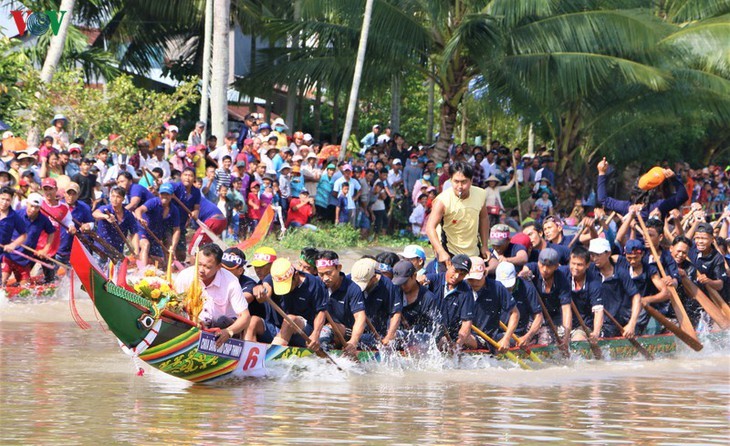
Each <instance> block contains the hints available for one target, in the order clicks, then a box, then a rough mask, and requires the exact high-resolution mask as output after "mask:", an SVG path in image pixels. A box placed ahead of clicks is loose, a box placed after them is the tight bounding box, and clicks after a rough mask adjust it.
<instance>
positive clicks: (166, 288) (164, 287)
mask: <svg viewBox="0 0 730 446" xmlns="http://www.w3.org/2000/svg"><path fill="white" fill-rule="evenodd" d="M160 291H162V292H163V293H167V292H168V291H170V285H168V284H167V283H163V284H162V285H160Z"/></svg>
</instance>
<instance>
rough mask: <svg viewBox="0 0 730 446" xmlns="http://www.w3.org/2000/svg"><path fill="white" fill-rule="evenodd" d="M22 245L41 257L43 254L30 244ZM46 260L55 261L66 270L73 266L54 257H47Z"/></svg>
mask: <svg viewBox="0 0 730 446" xmlns="http://www.w3.org/2000/svg"><path fill="white" fill-rule="evenodd" d="M20 246H22V247H23V248H25V249H27V250H28V251H30V252H32V253H33V254H35V255H36V256H38V257H41V255H40V254H38V251H36V250H35V249H33V248H31V247H30V246H28V245H20ZM45 260H48V261H49V262H53V263H55V264H56V265H58V266H60V267H63V268H65V269H66V270H70V269H71V267H70V266H69V265H66V264H65V263H61V262H59V261H58V260H56V259H54V258H53V257H45Z"/></svg>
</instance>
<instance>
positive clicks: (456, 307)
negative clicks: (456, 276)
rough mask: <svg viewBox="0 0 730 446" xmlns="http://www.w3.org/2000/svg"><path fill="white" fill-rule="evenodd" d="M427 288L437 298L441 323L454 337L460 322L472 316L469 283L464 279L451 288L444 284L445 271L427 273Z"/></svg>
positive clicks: (472, 309) (472, 303)
mask: <svg viewBox="0 0 730 446" xmlns="http://www.w3.org/2000/svg"><path fill="white" fill-rule="evenodd" d="M426 279H427V280H428V282H429V285H428V288H429V290H431V292H432V293H433V294H435V295H436V298H437V299H439V311H440V312H441V323H442V324H443V326H444V327H445V329H446V330H448V332H449V334H451V337H452V338H455V337H456V336H457V334H458V332H459V329H460V328H461V323H462V322H465V321H471V320H472V318H473V317H474V297H473V295H472V292H471V288H470V287H469V284H468V283H466V281H465V280H462V281H461V282H459V284H458V285H457V286H456V288H453V289H451V290H448V289H447V286H446V273H445V272H444V273H439V274H427V275H426Z"/></svg>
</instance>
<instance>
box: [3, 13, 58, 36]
mask: <svg viewBox="0 0 730 446" xmlns="http://www.w3.org/2000/svg"><path fill="white" fill-rule="evenodd" d="M67 12H68V11H31V10H25V11H20V10H15V11H10V14H11V15H12V16H13V20H15V26H16V27H17V28H18V35H21V36H23V35H25V32H26V31H28V32H29V33H31V35H34V36H41V35H43V34H45V33H47V32H48V30H49V29H50V30H51V31H52V32H53V35H54V36H55V35H58V30H59V28H60V27H61V22H62V21H63V18H64V17H65V16H66V13H67Z"/></svg>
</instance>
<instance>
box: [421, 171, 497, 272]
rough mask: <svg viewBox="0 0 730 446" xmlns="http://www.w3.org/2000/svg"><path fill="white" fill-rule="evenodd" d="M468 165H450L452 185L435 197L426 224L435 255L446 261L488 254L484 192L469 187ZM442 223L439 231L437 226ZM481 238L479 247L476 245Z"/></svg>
mask: <svg viewBox="0 0 730 446" xmlns="http://www.w3.org/2000/svg"><path fill="white" fill-rule="evenodd" d="M472 172H473V170H472V168H471V165H469V164H467V163H463V162H456V163H454V164H453V165H451V166H450V167H449V173H450V175H451V183H452V187H450V188H449V189H446V190H444V191H443V192H441V193H440V194H439V195H438V196H437V197H436V198H435V199H434V200H433V206H432V208H431V215H430V216H429V218H428V221H427V223H426V234H428V240H429V241H430V242H431V246H433V249H434V251H435V252H436V258H437V259H438V261H439V262H440V263H443V262H445V261H446V260H448V259H449V258H450V257H451V256H452V255H454V254H464V255H466V256H467V257H468V256H477V255H480V254H481V256H482V257H484V258H488V257H489V255H490V254H489V248H488V247H487V240H488V236H489V214H488V213H487V208H486V205H485V192H484V190H483V189H479V188H478V187H476V186H472V184H471V178H472ZM439 225H440V226H441V231H440V234H439V233H438V232H437V226H439ZM479 239H481V242H482V244H481V247H480V246H479Z"/></svg>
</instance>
